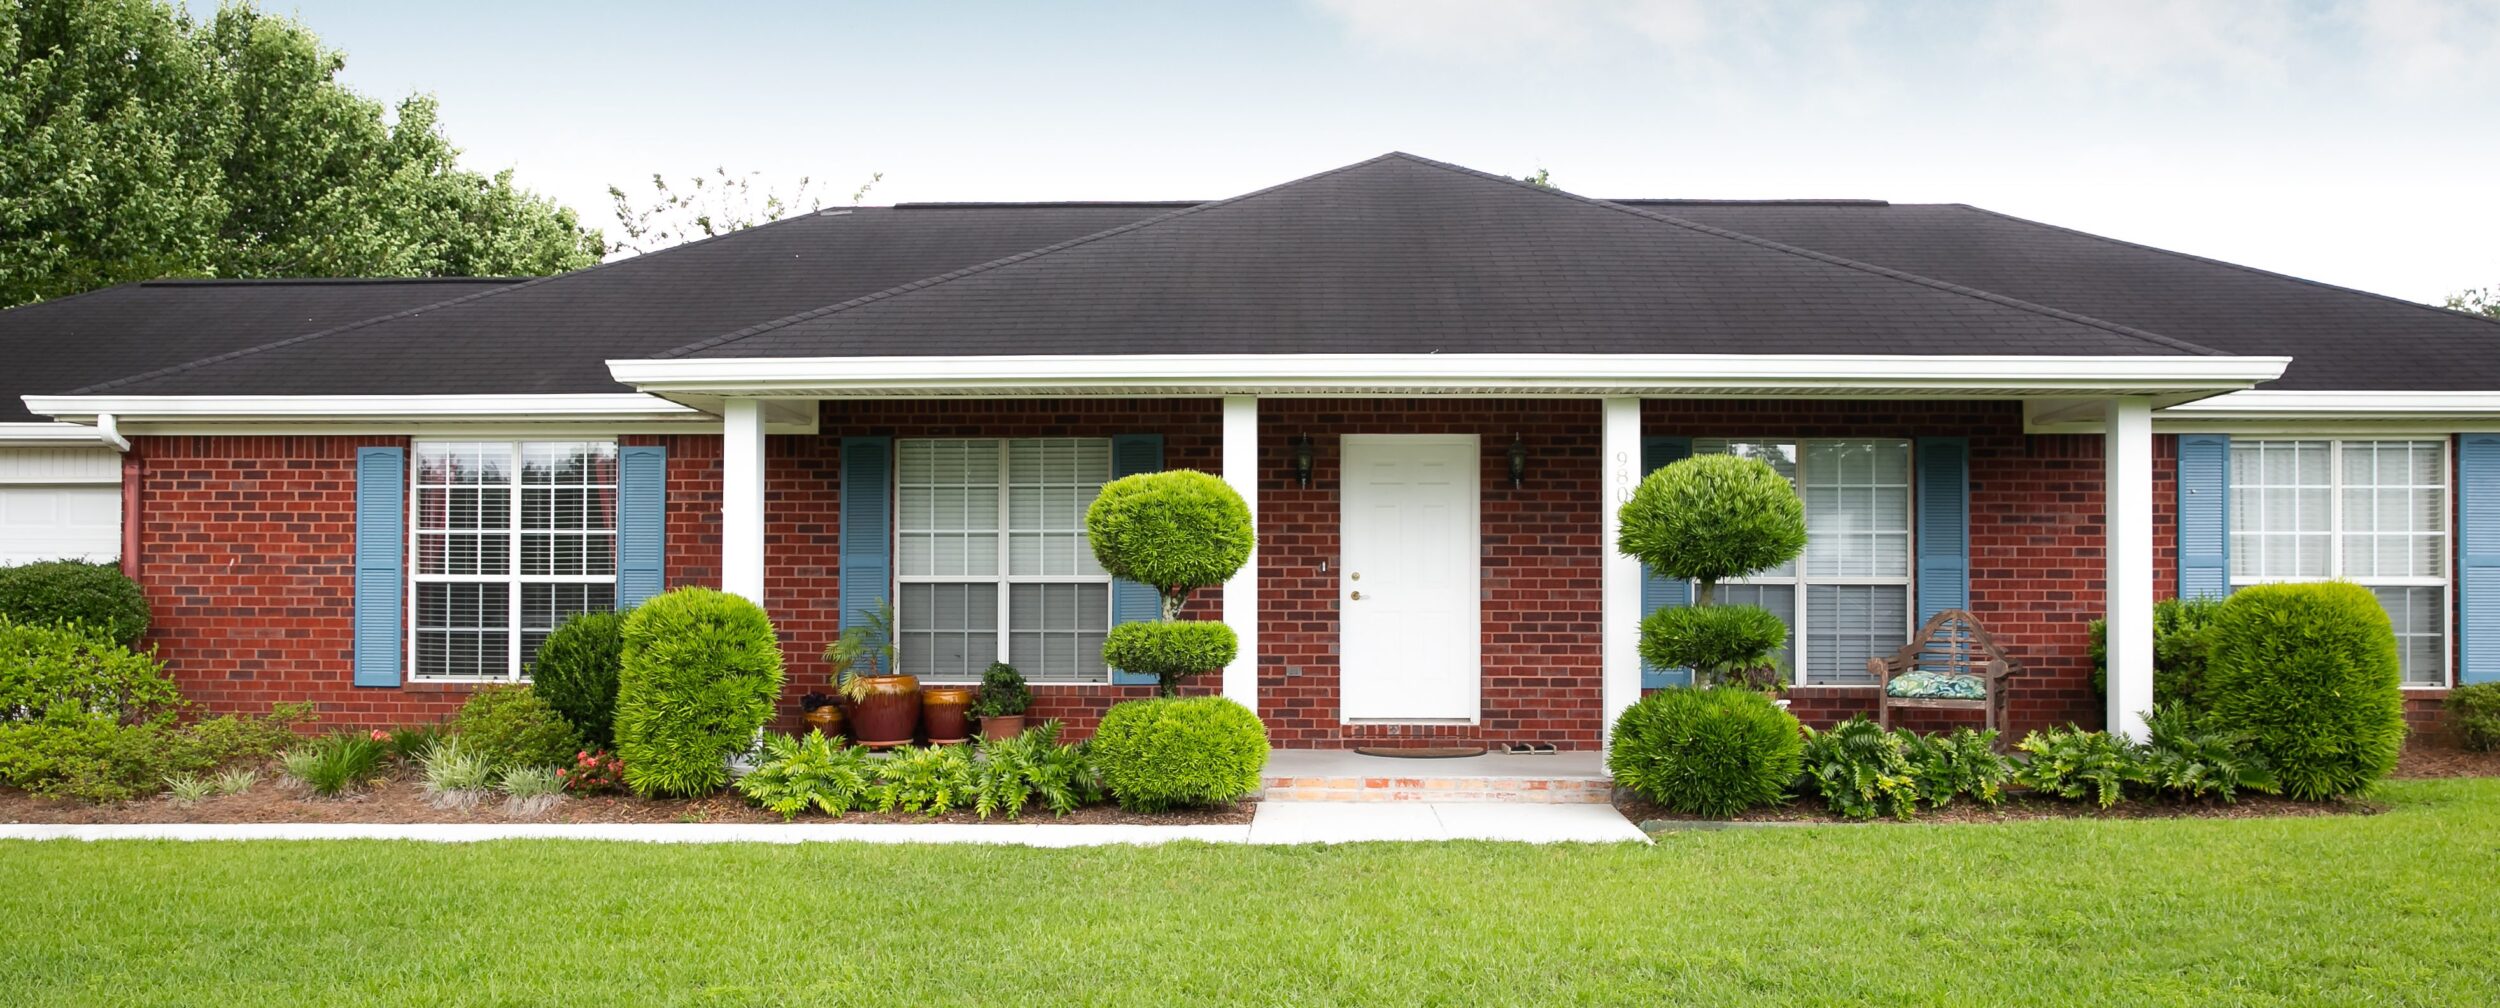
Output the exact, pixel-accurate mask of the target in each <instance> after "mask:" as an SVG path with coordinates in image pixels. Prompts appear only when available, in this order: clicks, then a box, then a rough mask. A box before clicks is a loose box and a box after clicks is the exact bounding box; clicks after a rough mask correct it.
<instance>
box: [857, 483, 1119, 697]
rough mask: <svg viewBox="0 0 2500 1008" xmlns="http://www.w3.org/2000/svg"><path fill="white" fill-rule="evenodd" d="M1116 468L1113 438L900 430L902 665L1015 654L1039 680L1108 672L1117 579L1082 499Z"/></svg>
mask: <svg viewBox="0 0 2500 1008" xmlns="http://www.w3.org/2000/svg"><path fill="white" fill-rule="evenodd" d="M1110 478H1111V442H1110V440H1109V439H1106V438H1014V439H905V440H900V441H897V442H896V443H895V510H896V518H897V520H896V523H895V524H896V534H895V538H896V543H897V551H896V554H897V555H896V573H897V575H898V576H899V578H900V580H901V582H902V584H901V590H900V591H899V592H897V593H896V594H897V600H898V601H897V604H896V620H897V628H896V642H897V644H898V645H899V647H900V649H901V652H902V662H901V664H902V666H903V669H904V671H907V672H910V673H912V674H914V675H918V676H921V677H923V678H930V679H935V680H940V681H948V680H974V679H978V678H980V676H981V673H982V671H983V670H984V669H986V668H987V667H988V665H989V663H990V662H992V661H997V660H1005V661H1008V662H1012V663H1013V664H1015V666H1016V668H1017V670H1018V671H1020V672H1022V673H1023V674H1024V676H1025V677H1026V678H1027V679H1030V680H1033V681H1035V682H1103V681H1106V680H1107V679H1108V678H1109V671H1108V670H1107V669H1105V668H1104V667H1103V664H1102V640H1103V636H1104V634H1105V633H1106V632H1108V630H1109V629H1110V622H1111V616H1110V604H1111V603H1110V594H1111V589H1110V583H1111V579H1110V576H1109V575H1107V574H1105V573H1104V572H1103V570H1102V567H1101V565H1100V564H1097V563H1096V562H1095V561H1094V554H1093V549H1092V548H1091V547H1090V546H1089V545H1088V544H1087V542H1086V539H1085V510H1086V508H1088V507H1090V506H1092V504H1093V502H1094V498H1095V497H1096V496H1097V495H1099V494H1100V493H1101V491H1102V485H1103V484H1104V483H1106V482H1109V481H1110ZM1002 547H1003V548H1002ZM1002 553H1003V554H1004V555H1003V556H1002ZM1002 588H1003V589H1004V591H1005V595H1006V597H1005V598H1004V599H1001V598H1000V593H1001V590H1002ZM1002 605H1003V607H1004V608H1003V611H1002ZM1002 649H1003V656H1002Z"/></svg>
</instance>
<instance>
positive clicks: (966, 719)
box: [920, 686, 973, 745]
mask: <svg viewBox="0 0 2500 1008" xmlns="http://www.w3.org/2000/svg"><path fill="white" fill-rule="evenodd" d="M972 696H973V688H972V687H970V686H923V687H921V688H920V733H921V735H922V736H923V737H925V738H927V739H928V740H929V744H930V745H954V744H955V743H958V742H969V741H971V740H972Z"/></svg>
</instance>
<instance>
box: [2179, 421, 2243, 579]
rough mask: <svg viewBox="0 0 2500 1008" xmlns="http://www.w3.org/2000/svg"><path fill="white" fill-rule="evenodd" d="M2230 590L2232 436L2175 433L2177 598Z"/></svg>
mask: <svg viewBox="0 0 2500 1008" xmlns="http://www.w3.org/2000/svg"><path fill="white" fill-rule="evenodd" d="M2229 594H2231V438H2230V436H2229V435H2227V434H2181V435H2179V597H2180V598H2191V599H2196V598H2212V599H2218V598H2221V597H2223V596H2226V595H2229Z"/></svg>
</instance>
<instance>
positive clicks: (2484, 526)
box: [2457, 434, 2500, 683]
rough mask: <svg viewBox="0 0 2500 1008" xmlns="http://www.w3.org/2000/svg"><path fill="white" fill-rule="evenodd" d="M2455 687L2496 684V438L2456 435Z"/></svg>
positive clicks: (2499, 516) (2499, 503)
mask: <svg viewBox="0 0 2500 1008" xmlns="http://www.w3.org/2000/svg"><path fill="white" fill-rule="evenodd" d="M2457 544H2458V549H2457V559H2458V566H2459V567H2460V568H2461V569H2460V570H2459V571H2458V572H2457V573H2458V578H2457V615H2458V642H2457V653H2458V658H2459V660H2458V662H2457V681H2458V682H2460V683H2487V682H2500V434H2459V435H2457Z"/></svg>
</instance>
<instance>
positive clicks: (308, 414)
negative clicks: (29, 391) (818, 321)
mask: <svg viewBox="0 0 2500 1008" xmlns="http://www.w3.org/2000/svg"><path fill="white" fill-rule="evenodd" d="M25 401H26V408H27V409H28V410H29V411H31V412H34V413H38V414H42V415H46V416H50V417H53V418H55V419H59V420H66V421H70V422H73V423H92V424H97V425H99V426H100V425H102V424H103V423H104V422H106V420H107V418H116V419H118V420H119V421H145V422H147V423H150V424H166V423H182V422H190V421H217V422H264V423H265V422H284V421H297V422H302V421H351V420H352V421H367V422H375V421H387V422H403V423H418V422H447V423H486V422H494V423H551V422H583V421H609V422H627V423H631V422H648V421H665V420H678V421H684V420H694V419H700V418H701V417H702V416H703V414H702V412H701V411H699V410H696V409H694V408H692V407H689V406H684V405H681V404H678V403H673V402H669V401H668V400H665V399H661V398H658V397H655V396H648V395H642V394H639V393H634V392H617V393H601V394H591V395H440V396H423V395H402V396H133V395H118V396H117V395H96V396H75V395H68V396H63V395H30V396H26V397H25Z"/></svg>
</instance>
